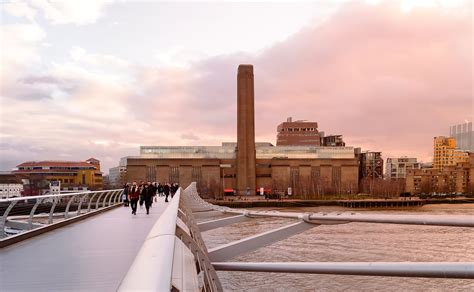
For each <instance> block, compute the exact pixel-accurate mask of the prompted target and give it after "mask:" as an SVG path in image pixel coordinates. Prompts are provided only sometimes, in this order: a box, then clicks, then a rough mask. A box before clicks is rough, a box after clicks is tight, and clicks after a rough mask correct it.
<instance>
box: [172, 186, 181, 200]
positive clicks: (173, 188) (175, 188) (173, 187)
mask: <svg viewBox="0 0 474 292" xmlns="http://www.w3.org/2000/svg"><path fill="white" fill-rule="evenodd" d="M178 189H179V185H178V184H177V183H174V184H173V185H172V186H171V198H172V197H174V195H175V194H176V192H177V191H178Z"/></svg>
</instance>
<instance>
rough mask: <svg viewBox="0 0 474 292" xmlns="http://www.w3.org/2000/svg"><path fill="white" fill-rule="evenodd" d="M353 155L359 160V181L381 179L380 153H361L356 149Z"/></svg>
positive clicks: (381, 161)
mask: <svg viewBox="0 0 474 292" xmlns="http://www.w3.org/2000/svg"><path fill="white" fill-rule="evenodd" d="M355 155H356V158H357V159H358V160H359V179H364V178H373V179H376V178H383V159H382V152H376V151H361V149H360V148H356V149H355Z"/></svg>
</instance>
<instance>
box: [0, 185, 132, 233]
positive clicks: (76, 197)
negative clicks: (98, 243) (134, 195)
mask: <svg viewBox="0 0 474 292" xmlns="http://www.w3.org/2000/svg"><path fill="white" fill-rule="evenodd" d="M122 193H123V190H122V189H118V190H106V191H86V192H79V193H67V194H58V195H45V196H31V197H16V198H8V199H0V204H2V205H7V204H8V207H7V208H6V210H5V211H4V212H3V214H2V216H1V217H0V238H8V234H7V232H6V229H5V228H6V227H7V226H8V222H9V220H8V216H9V214H10V213H11V212H12V211H13V210H16V211H17V212H19V211H21V212H24V213H26V214H28V217H27V218H25V219H26V222H25V223H22V222H21V221H18V220H14V221H12V223H13V222H14V223H15V227H18V226H25V227H24V228H22V229H24V230H17V231H16V232H20V233H21V232H22V231H23V233H25V232H28V230H29V231H31V230H33V229H36V228H38V227H41V226H45V225H51V224H53V223H54V217H55V216H57V215H62V217H63V219H64V220H67V219H70V218H73V217H77V216H80V215H81V208H82V205H83V203H84V201H86V200H88V201H89V202H88V210H87V213H89V212H91V204H92V202H93V200H94V198H95V197H96V196H97V195H98V199H97V201H96V208H95V210H94V211H96V210H99V203H100V198H101V197H103V195H104V194H110V197H109V201H108V204H107V207H110V206H113V205H116V204H118V203H119V202H120V200H119V197H120V196H121V194H122ZM106 198H107V195H106V196H105V198H104V201H103V202H102V203H103V204H102V208H101V209H103V208H105V207H106ZM114 199H115V201H114ZM32 200H34V201H35V203H34V205H33V206H32V207H30V206H19V205H20V204H18V203H20V202H26V201H32ZM63 200H66V202H65V203H66V205H65V209H64V212H55V209H56V207H57V205H58V204H59V203H60V202H62V201H63ZM77 201H79V203H78V206H77V212H76V213H75V215H73V216H71V213H70V209H71V205H72V203H73V202H77ZM113 202H114V203H113ZM51 203H52V204H51ZM40 207H41V208H42V210H43V209H44V207H46V208H49V212H47V213H46V214H47V215H46V217H47V218H48V221H47V224H36V223H35V224H34V223H33V219H34V218H42V217H45V216H44V215H41V214H35V213H36V212H37V210H38V208H40ZM30 208H31V209H30Z"/></svg>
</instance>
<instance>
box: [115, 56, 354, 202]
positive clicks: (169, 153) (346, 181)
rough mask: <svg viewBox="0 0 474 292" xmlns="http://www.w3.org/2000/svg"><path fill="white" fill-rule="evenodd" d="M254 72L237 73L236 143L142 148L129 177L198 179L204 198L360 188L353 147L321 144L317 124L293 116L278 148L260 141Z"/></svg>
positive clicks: (129, 163)
mask: <svg viewBox="0 0 474 292" xmlns="http://www.w3.org/2000/svg"><path fill="white" fill-rule="evenodd" d="M254 108H255V107H254V75H253V67H252V66H251V65H240V66H239V68H238V72H237V137H236V138H237V143H223V144H222V145H221V146H142V147H141V148H140V155H139V156H135V157H125V158H124V159H126V163H124V164H123V165H126V167H127V181H129V182H132V181H142V180H143V181H159V182H178V183H179V184H180V185H182V186H184V187H186V186H188V185H189V183H191V182H196V183H197V187H198V189H199V192H200V194H201V195H203V196H209V197H212V196H219V194H223V192H224V190H225V189H233V190H235V192H236V193H237V194H239V195H255V194H256V190H257V189H260V188H262V187H263V188H264V189H271V191H272V192H274V193H277V194H285V193H286V194H288V193H290V194H291V195H292V196H306V195H312V194H333V193H337V194H348V193H356V192H357V191H358V163H357V160H356V159H355V157H354V148H352V147H321V146H320V144H321V140H320V136H319V132H318V129H317V128H318V125H317V123H314V122H305V121H296V122H293V121H292V119H291V118H289V119H288V120H287V122H285V123H282V124H281V125H279V126H278V138H277V146H273V145H272V144H270V143H255V122H254V118H255V112H254Z"/></svg>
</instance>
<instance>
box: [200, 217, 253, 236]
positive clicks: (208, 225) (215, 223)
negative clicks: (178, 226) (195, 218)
mask: <svg viewBox="0 0 474 292" xmlns="http://www.w3.org/2000/svg"><path fill="white" fill-rule="evenodd" d="M247 219H248V217H247V216H244V215H237V216H232V217H227V218H223V219H217V220H211V221H206V222H202V223H198V227H199V230H200V231H201V232H204V231H208V230H212V229H216V228H219V227H224V226H227V225H230V224H234V223H239V222H242V221H245V220H247Z"/></svg>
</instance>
